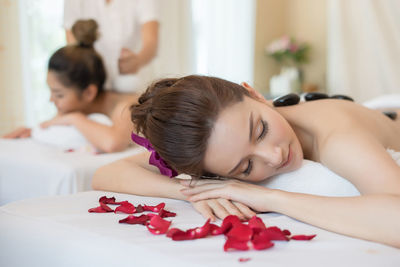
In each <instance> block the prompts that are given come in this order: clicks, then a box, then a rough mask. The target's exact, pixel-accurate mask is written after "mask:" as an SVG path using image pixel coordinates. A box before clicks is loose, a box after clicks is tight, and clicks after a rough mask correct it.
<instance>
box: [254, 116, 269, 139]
mask: <svg viewBox="0 0 400 267" xmlns="http://www.w3.org/2000/svg"><path fill="white" fill-rule="evenodd" d="M261 124H262V129H261V133H260V135H259V136H258V137H257V141H260V140H262V139H263V138H264V137H265V135H266V134H267V132H268V124H267V122H266V121H264V120H261Z"/></svg>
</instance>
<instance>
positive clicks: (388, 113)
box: [383, 111, 397, 120]
mask: <svg viewBox="0 0 400 267" xmlns="http://www.w3.org/2000/svg"><path fill="white" fill-rule="evenodd" d="M383 114H385V115H386V116H388V117H389V118H391V119H392V120H396V118H397V113H396V112H394V111H383Z"/></svg>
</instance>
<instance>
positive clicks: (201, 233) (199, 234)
mask: <svg viewBox="0 0 400 267" xmlns="http://www.w3.org/2000/svg"><path fill="white" fill-rule="evenodd" d="M210 225H211V224H210V219H208V220H207V221H206V222H205V224H204V225H203V226H201V227H196V228H191V229H188V230H186V231H182V230H180V229H177V228H172V229H170V230H169V231H168V233H167V237H170V238H172V240H174V241H183V240H192V239H199V238H204V237H206V236H208V235H209V234H210V230H211V227H210Z"/></svg>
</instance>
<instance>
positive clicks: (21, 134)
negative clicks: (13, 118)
mask: <svg viewBox="0 0 400 267" xmlns="http://www.w3.org/2000/svg"><path fill="white" fill-rule="evenodd" d="M30 136H31V129H30V128H26V127H20V128H18V129H15V130H14V131H12V132H10V133H7V134H5V135H3V136H2V138H9V139H15V138H28V137H30Z"/></svg>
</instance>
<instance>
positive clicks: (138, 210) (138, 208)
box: [135, 204, 144, 213]
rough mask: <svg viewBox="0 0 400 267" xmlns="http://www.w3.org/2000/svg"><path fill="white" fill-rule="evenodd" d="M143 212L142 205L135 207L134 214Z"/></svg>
mask: <svg viewBox="0 0 400 267" xmlns="http://www.w3.org/2000/svg"><path fill="white" fill-rule="evenodd" d="M143 211H144V210H143V206H142V205H140V204H139V205H138V206H137V207H136V212H135V213H142V212H143Z"/></svg>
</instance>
